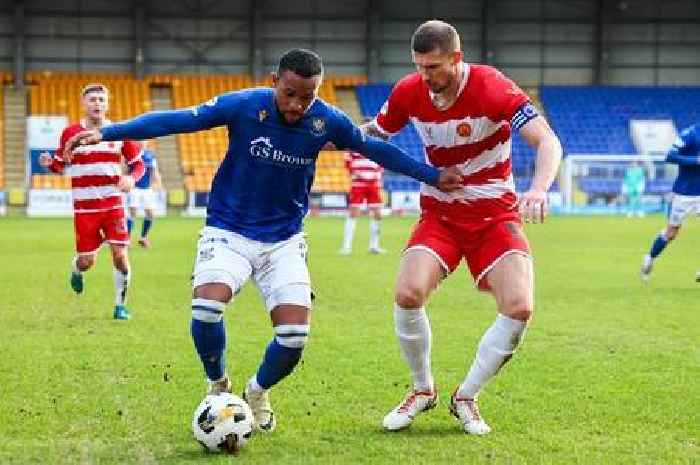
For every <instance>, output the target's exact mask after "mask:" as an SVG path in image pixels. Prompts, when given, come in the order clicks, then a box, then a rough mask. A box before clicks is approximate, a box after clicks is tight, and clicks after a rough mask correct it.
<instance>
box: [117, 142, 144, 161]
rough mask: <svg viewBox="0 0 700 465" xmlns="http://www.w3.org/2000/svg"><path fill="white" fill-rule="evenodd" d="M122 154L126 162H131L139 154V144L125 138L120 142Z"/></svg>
mask: <svg viewBox="0 0 700 465" xmlns="http://www.w3.org/2000/svg"><path fill="white" fill-rule="evenodd" d="M122 155H124V158H126V162H127V163H129V164H131V163H133V162H134V161H136V160H137V159H138V158H139V156H140V155H141V144H140V143H138V142H136V141H134V140H125V141H124V142H123V143H122Z"/></svg>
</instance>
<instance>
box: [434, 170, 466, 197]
mask: <svg viewBox="0 0 700 465" xmlns="http://www.w3.org/2000/svg"><path fill="white" fill-rule="evenodd" d="M462 187H464V185H463V184H462V174H461V173H460V172H459V170H458V169H457V168H455V167H454V166H450V167H449V168H444V169H441V170H440V178H439V179H438V183H437V188H438V189H440V190H441V191H443V192H452V191H456V190H457V189H461V188H462Z"/></svg>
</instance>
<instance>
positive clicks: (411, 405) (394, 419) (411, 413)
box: [382, 390, 438, 431]
mask: <svg viewBox="0 0 700 465" xmlns="http://www.w3.org/2000/svg"><path fill="white" fill-rule="evenodd" d="M437 403H438V394H437V391H436V390H434V391H433V392H429V391H428V392H426V391H423V392H421V391H411V392H409V393H408V394H407V395H406V397H405V398H404V400H403V401H401V403H400V404H399V405H397V406H396V408H394V410H392V411H391V412H389V413H388V414H387V415H386V416H385V417H384V421H383V422H382V424H383V425H384V428H385V429H387V430H389V431H399V430H402V429H404V428H408V427H409V426H410V425H411V423H412V422H413V419H414V418H415V417H416V416H418V415H420V414H421V413H423V412H427V411H428V410H430V409H432V408H435V406H437Z"/></svg>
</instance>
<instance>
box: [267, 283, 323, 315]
mask: <svg viewBox="0 0 700 465" xmlns="http://www.w3.org/2000/svg"><path fill="white" fill-rule="evenodd" d="M311 295H312V292H311V286H310V285H309V284H308V283H294V284H287V285H284V286H282V287H280V288H279V289H276V290H275V291H273V292H271V293H270V294H269V295H267V296H266V297H265V300H266V305H267V308H268V310H269V311H273V310H275V309H276V308H278V307H279V306H280V305H294V306H297V307H304V308H306V309H307V311H308V309H310V308H311Z"/></svg>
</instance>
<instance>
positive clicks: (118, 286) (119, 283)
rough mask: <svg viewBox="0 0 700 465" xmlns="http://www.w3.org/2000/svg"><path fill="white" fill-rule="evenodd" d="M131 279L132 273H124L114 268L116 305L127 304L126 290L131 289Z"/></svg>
mask: <svg viewBox="0 0 700 465" xmlns="http://www.w3.org/2000/svg"><path fill="white" fill-rule="evenodd" d="M130 280H131V273H122V272H121V271H119V270H117V269H116V268H115V269H114V292H115V297H114V305H124V304H126V291H127V290H128V289H129V281H130Z"/></svg>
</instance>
